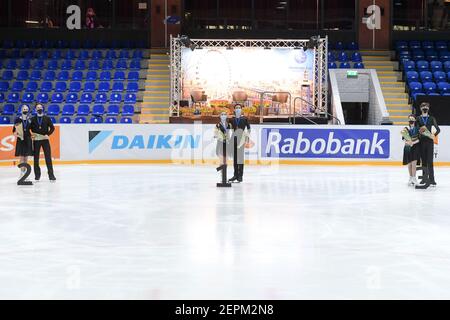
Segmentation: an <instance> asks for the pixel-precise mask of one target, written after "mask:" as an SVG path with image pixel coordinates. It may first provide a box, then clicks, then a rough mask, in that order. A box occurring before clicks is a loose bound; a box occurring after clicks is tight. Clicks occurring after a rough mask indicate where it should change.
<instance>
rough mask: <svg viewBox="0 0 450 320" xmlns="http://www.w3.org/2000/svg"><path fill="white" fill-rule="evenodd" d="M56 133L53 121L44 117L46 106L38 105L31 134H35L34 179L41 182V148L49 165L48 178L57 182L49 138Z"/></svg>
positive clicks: (32, 120)
mask: <svg viewBox="0 0 450 320" xmlns="http://www.w3.org/2000/svg"><path fill="white" fill-rule="evenodd" d="M54 131H55V126H54V125H53V122H52V120H51V119H50V118H49V117H47V116H46V115H44V106H43V105H42V104H37V105H36V115H35V116H34V117H33V118H32V119H31V132H32V134H33V140H34V141H33V147H34V179H35V180H36V181H39V179H40V178H41V168H40V166H39V156H40V153H41V148H42V149H43V150H44V156H45V164H46V165H47V172H48V178H49V179H50V181H55V180H56V178H55V175H54V173H53V164H52V150H51V147H50V140H49V136H50V135H51V134H52V133H53V132H54Z"/></svg>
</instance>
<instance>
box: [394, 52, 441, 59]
mask: <svg viewBox="0 0 450 320" xmlns="http://www.w3.org/2000/svg"><path fill="white" fill-rule="evenodd" d="M397 57H398V60H400V61H403V60H414V61H417V60H428V61H432V60H438V61H450V52H449V51H440V52H437V51H435V50H429V51H425V52H424V51H422V50H417V51H412V52H410V51H406V50H405V51H398V52H397Z"/></svg>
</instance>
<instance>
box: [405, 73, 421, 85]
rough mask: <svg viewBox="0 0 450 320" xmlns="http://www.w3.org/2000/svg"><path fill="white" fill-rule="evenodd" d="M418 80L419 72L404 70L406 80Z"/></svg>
mask: <svg viewBox="0 0 450 320" xmlns="http://www.w3.org/2000/svg"><path fill="white" fill-rule="evenodd" d="M415 81H419V73H418V72H417V71H407V72H406V82H408V83H410V82H415Z"/></svg>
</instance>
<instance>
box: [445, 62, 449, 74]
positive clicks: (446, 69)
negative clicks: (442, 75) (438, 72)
mask: <svg viewBox="0 0 450 320" xmlns="http://www.w3.org/2000/svg"><path fill="white" fill-rule="evenodd" d="M444 69H445V71H446V72H450V61H445V62H444Z"/></svg>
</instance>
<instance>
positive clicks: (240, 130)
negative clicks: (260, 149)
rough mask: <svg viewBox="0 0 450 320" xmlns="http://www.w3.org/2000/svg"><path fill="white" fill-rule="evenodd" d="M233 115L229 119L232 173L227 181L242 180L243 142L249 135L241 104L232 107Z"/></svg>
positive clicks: (248, 125) (247, 139)
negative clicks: (231, 133) (231, 129)
mask: <svg viewBox="0 0 450 320" xmlns="http://www.w3.org/2000/svg"><path fill="white" fill-rule="evenodd" d="M234 114H235V117H234V118H233V119H232V120H231V126H232V128H233V136H232V139H231V145H232V151H233V164H234V175H233V177H232V178H231V179H230V180H229V182H236V181H237V182H242V181H243V176H244V162H245V159H244V152H245V144H246V143H247V142H248V141H249V137H250V123H249V122H248V119H247V118H246V117H244V116H242V106H241V105H239V104H238V105H236V106H235V107H234Z"/></svg>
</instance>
